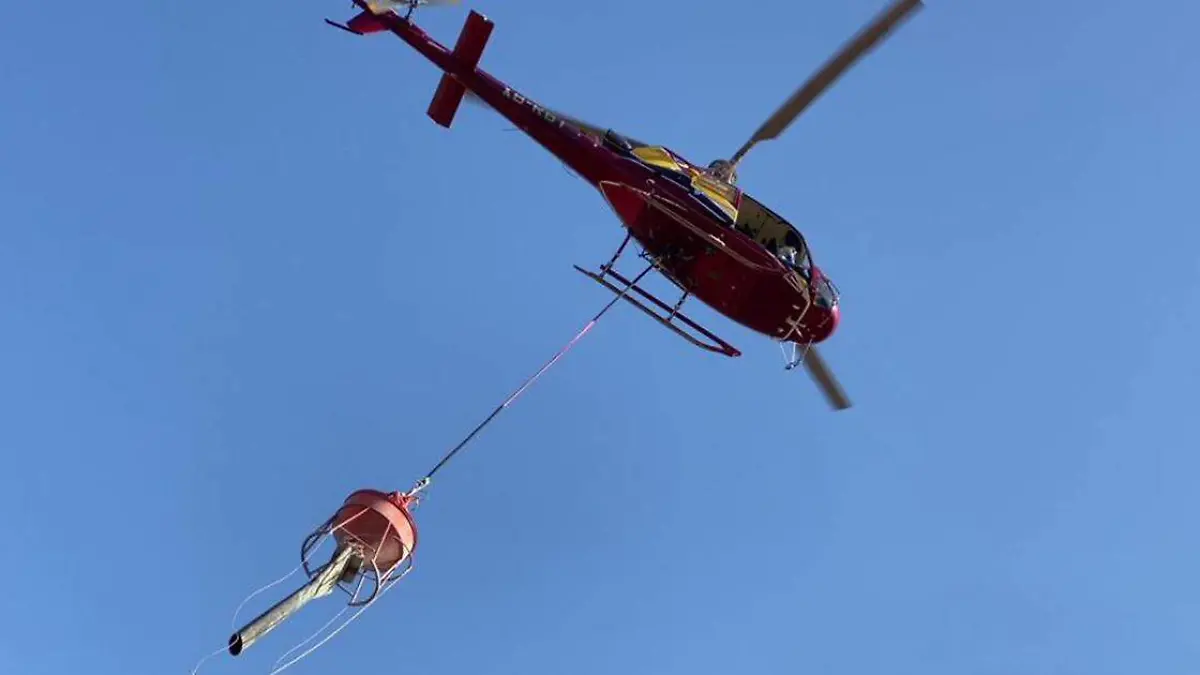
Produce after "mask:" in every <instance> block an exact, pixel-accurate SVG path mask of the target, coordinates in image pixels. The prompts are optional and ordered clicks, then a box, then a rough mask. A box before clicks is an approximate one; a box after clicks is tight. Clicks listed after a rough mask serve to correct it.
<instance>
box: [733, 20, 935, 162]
mask: <svg viewBox="0 0 1200 675" xmlns="http://www.w3.org/2000/svg"><path fill="white" fill-rule="evenodd" d="M922 7H924V4H923V3H922V0H895V2H893V3H892V5H891V6H890V7H888V8H887V9H886V10H884V11H882V12H880V13H879V14H878V15H877V16H876V17H875V19H874V20H873V21H872V22H871V23H870V24H868V25H867V26H866V27H865V28H863V29H862V30H860V31H859V32H858V34H857V35H855V36H854V37H853V38H851V40H850V41H849V42H847V43H846V44H845V45H843V46H842V49H841V51H839V52H838V53H837V54H836V55H834V56H833V58H831V59H829V60H828V61H826V62H825V65H823V66H821V69H820V70H818V71H817V72H816V73H815V74H814V75H813V76H812V77H810V78H809V79H808V81H807V82H805V83H804V84H803V85H802V86H801V87H800V88H799V89H797V90H796V92H795V93H793V94H792V96H791V98H789V99H788V100H787V101H785V102H784V104H783V105H782V106H780V107H779V109H778V110H776V111H775V114H773V115H771V117H770V118H768V119H767V121H766V122H763V124H762V126H761V127H759V128H758V131H755V132H754V135H753V136H751V137H750V140H748V141H746V144H745V145H743V146H742V147H741V148H739V149H738V151H737V153H735V154H734V155H733V157H732V158H730V161H731V162H733V163H734V164H737V163H738V161H739V160H740V159H741V158H742V156H744V155H745V154H746V153H747V152H749V150H750V148H752V147H754V145H755V144H756V143H758V142H759V141H769V140H771V139H773V138H777V137H778V136H779V135H780V134H782V133H783V132H784V130H785V129H787V128H788V126H789V125H790V124H791V123H792V122H793V121H794V120H795V119H796V118H797V117H799V116H800V113H802V112H804V109H805V108H807V107H808V106H809V105H811V104H812V102H813V101H815V100H817V98H818V97H819V96H820V95H821V94H823V93H825V90H826V89H828V88H829V86H830V85H832V84H833V83H834V82H835V81H837V79H838V78H839V77H841V76H842V74H843V73H845V72H846V71H847V70H849V69H850V66H852V65H854V63H855V62H856V61H857V60H858V59H860V58H861V57H862V56H863V55H865V54H866V53H867V52H869V51H871V49H873V48H874V47H875V46H876V45H878V44H879V43H880V41H882V40H883V38H885V37H887V35H888V33H890V32H891V31H892V29H894V28H896V27H897V26H899V25H900V24H901V23H902V22H903V21H904V20H905V19H907V18H908V17H909V16H911V15H912V13H913V12H915V11H916V10H919V9H921V8H922Z"/></svg>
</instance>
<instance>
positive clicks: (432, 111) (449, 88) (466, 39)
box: [428, 10, 495, 128]
mask: <svg viewBox="0 0 1200 675" xmlns="http://www.w3.org/2000/svg"><path fill="white" fill-rule="evenodd" d="M494 26H495V24H493V23H492V21H491V19H488V18H487V17H485V16H484V15H482V14H480V13H479V12H476V11H474V10H472V11H471V13H470V14H469V15H467V22H466V23H465V24H463V29H462V32H461V33H459V34H458V42H456V43H455V44H454V51H453V52H452V53H451V58H453V59H454V65H455V70H457V71H458V72H464V73H470V72H474V71H475V68H476V67H478V66H479V59H480V58H481V57H482V56H483V48H484V47H485V46H487V42H488V39H489V38H490V37H491V36H492V28H493V27H494ZM466 93H467V88H466V86H464V85H463V84H462V83H461V82H459V81H458V79H457V78H456V77H455V73H454V72H447V73H446V74H444V75H442V80H441V82H439V83H438V88H437V91H436V92H434V94H433V100H432V101H430V103H429V110H428V114H429V117H430V118H431V119H432V120H433V121H434V122H437V123H438V124H440V125H442V126H444V127H446V128H450V124H451V123H452V122H453V121H454V116H455V115H456V114H457V113H458V108H459V106H461V105H462V101H463V97H464V96H465V95H466Z"/></svg>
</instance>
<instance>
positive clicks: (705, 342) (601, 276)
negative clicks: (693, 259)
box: [574, 234, 742, 357]
mask: <svg viewBox="0 0 1200 675" xmlns="http://www.w3.org/2000/svg"><path fill="white" fill-rule="evenodd" d="M629 239H630V235H628V234H627V235H625V241H623V242H621V246H620V247H618V248H617V252H616V253H614V254H613V257H612V258H611V259H610V260H609V261H608V262H607V263H606V264H604V265H601V267H600V272H599V273H596V272H590V271H588V270H585V269H583V268H582V267H580V266H579V265H575V266H574V267H575V269H576V270H578V271H579V273H580V274H582V275H584V276H586V277H587V278H589V279H591V280H592V281H595V282H596V283H598V284H600V285H601V286H604V287H605V288H607V289H608V290H609V291H611V292H613V293H615V294H618V295H620V294H621V293H622V292H624V289H625V288H628V289H630V290H632V291H633V293H628V292H625V295H623V296H622V297H623V298H624V299H625V300H626V301H628V302H629V303H630V304H632V305H633V306H634V307H637V308H638V309H640V310H642V311H643V312H645V313H646V315H647V316H649V317H650V318H652V319H654V320H655V321H657V322H659V323H660V324H662V325H663V326H665V327H666V328H667V329H668V330H670V331H671V332H673V333H675V334H676V335H678V336H679V337H681V338H683V339H684V340H687V341H688V342H690V343H692V344H693V345H695V346H697V347H699V348H701V349H704V350H706V351H710V352H714V353H716V354H724V355H725V356H730V357H733V356H741V355H742V353H741V352H740V351H738V349H737V348H736V347H734V346H733V345H731V344H729V343H728V342H726V341H724V340H722V339H721V338H719V337H717V336H716V335H714V334H713V333H712V332H711V331H709V330H708V329H707V328H705V327H703V326H701V325H700V324H698V323H696V322H695V321H693V320H692V319H690V318H688V316H687V315H686V314H683V313H682V312H680V311H679V309H680V308H681V307H682V306H683V303H684V302H685V301H686V300H687V298H688V295H689V293H688V291H687V290H686V289H683V288H682V287H680V288H681V290H683V295H682V296H681V297H680V298H679V301H678V302H676V303H675V304H674V306H672V305H668V304H667V303H665V302H663V301H662V300H659V299H658V298H656V297H655V296H654V295H652V294H650V293H649V292H647V291H646V290H644V289H643V288H642V287H640V286H638V285H637V284H635V283H633V282H632V281H630V280H629V279H626V278H625V277H624V276H623V275H622V274H621V273H619V272H617V271H616V270H614V269H613V265H614V264H615V263H616V262H617V259H618V258H620V257H621V253H622V252H623V251H624V250H625V246H626V245H627V244H628V243H629ZM642 256H643V257H648V256H647V255H646V254H642ZM653 262H655V267H657V268H658V270H659V272H663V271H664V270H663V268H662V265H661V264H660V263H659V262H658V261H653ZM663 276H666V277H667V279H669V280H670V281H671V282H672V283H674V284H675V285H676V286H679V283H678V282H676V281H675V280H674V279H672V278H671V277H670V276H667V275H666V274H664V275H663ZM609 277H611V278H613V279H615V280H616V281H617V282H618V283H619V284H620V287H618V286H616V285H614V284H613V283H612V282H610V281H609V280H608V278H609ZM634 294H636V295H638V296H640V297H642V298H644V299H645V300H646V301H648V302H649V303H650V304H652V305H653V306H654V307H656V308H658V309H660V310H662V312H658V311H655V310H654V309H651V308H650V307H648V306H646V304H645V303H643V302H642V301H641V300H638V299H637V298H635V297H633V296H634ZM679 324H683V326H682V327H681V326H680V325H679ZM685 328H686V329H687V330H685ZM697 335H698V336H699V337H697Z"/></svg>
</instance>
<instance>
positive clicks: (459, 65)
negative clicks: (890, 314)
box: [339, 0, 839, 343]
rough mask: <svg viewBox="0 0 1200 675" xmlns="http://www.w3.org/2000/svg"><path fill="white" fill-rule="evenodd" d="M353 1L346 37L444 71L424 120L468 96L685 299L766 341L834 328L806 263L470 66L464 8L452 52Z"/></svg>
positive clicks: (470, 22) (476, 33) (483, 28)
mask: <svg viewBox="0 0 1200 675" xmlns="http://www.w3.org/2000/svg"><path fill="white" fill-rule="evenodd" d="M355 2H356V4H358V5H359V6H360V7H362V8H363V10H364V11H363V12H362V13H361V14H359V15H358V16H356V17H355V18H354V19H352V20H351V21H350V22H348V24H347V26H339V27H342V28H347V29H349V30H351V31H352V32H356V33H368V32H377V31H380V30H388V31H390V32H392V33H394V34H395V35H396V36H398V37H399V38H401V39H402V40H404V41H405V42H407V43H408V44H409V45H410V46H412V47H413V48H414V49H416V50H417V51H418V52H419V53H421V54H422V55H423V56H424V57H425V58H427V59H428V60H429V61H431V62H432V63H433V64H434V65H435V66H437V67H438V68H440V69H441V70H442V71H443V72H444V74H445V76H444V77H443V80H442V84H441V85H439V88H438V92H437V93H436V94H435V96H434V100H433V103H432V104H431V105H430V109H429V115H430V117H432V118H433V119H434V120H435V121H437V122H438V123H439V124H442V125H443V126H447V127H448V126H450V120H451V119H452V118H453V116H454V113H455V110H456V109H457V106H458V105H459V103H461V99H462V94H461V93H458V94H457V96H456V95H455V92H454V89H456V88H460V89H465V90H466V91H467V92H469V93H470V94H473V95H474V96H475V97H477V98H478V99H480V100H481V101H482V102H483V103H485V104H486V105H488V106H489V107H491V108H492V109H494V110H495V111H496V112H498V113H500V114H501V115H502V116H504V117H505V118H507V119H508V120H509V121H510V122H511V123H512V124H513V125H514V126H516V127H517V128H519V129H521V130H522V131H523V132H525V134H526V135H528V136H529V137H530V138H531V139H533V140H534V141H536V142H537V143H538V144H539V145H541V146H542V147H544V148H545V149H546V150H547V151H549V152H550V153H551V154H553V155H554V156H555V157H557V158H558V159H559V160H561V161H562V162H563V163H564V164H566V165H567V166H568V167H570V168H571V169H572V170H573V171H574V172H575V173H576V174H578V175H579V176H580V177H581V178H583V180H585V181H587V182H588V183H589V184H591V185H592V186H593V187H595V188H596V189H597V190H598V191H599V192H600V193H601V195H603V196H604V198H605V199H606V200H607V202H608V204H609V205H610V206H611V208H612V210H613V211H614V212H615V213H616V214H617V216H618V217H619V218H620V219H621V222H622V223H623V224H624V226H625V227H626V228H628V231H629V234H630V235H631V236H632V238H633V239H636V240H637V242H638V243H639V244H640V245H641V246H642V247H643V249H644V251H645V253H646V254H647V257H649V258H650V259H651V260H653V261H654V262H655V264H656V266H657V268H658V270H659V271H660V272H661V273H663V274H664V275H665V276H667V277H668V278H669V279H670V280H671V281H672V282H674V283H675V284H676V285H677V286H679V287H680V288H681V289H682V290H683V291H684V292H685V295H688V294H690V295H692V296H695V297H696V298H698V299H699V300H701V301H702V302H704V303H705V304H706V305H708V306H710V307H712V308H713V309H715V310H716V311H718V312H720V313H721V314H722V315H724V316H726V317H727V318H729V319H731V320H733V321H735V322H737V323H739V324H741V325H743V326H745V327H747V328H749V329H751V330H753V331H756V332H758V333H761V334H763V335H766V336H768V337H770V338H772V339H775V340H780V341H790V342H795V343H816V342H821V341H823V340H825V339H826V338H828V337H829V336H830V335H831V334H832V333H833V331H834V330H835V329H836V327H837V323H838V319H839V310H838V306H837V302H836V298H834V299H833V302H819V301H818V299H817V298H816V297H814V296H816V295H818V294H817V293H816V292H815V291H814V290H813V289H814V288H815V287H816V285H817V284H818V283H819V282H821V281H822V280H823V275H822V272H821V271H820V269H819V268H817V267H816V266H815V265H812V267H811V269H810V270H808V271H807V274H808V278H805V275H802V274H801V273H800V272H798V271H797V270H796V269H794V268H792V267H790V266H788V265H786V264H785V263H784V262H783V261H782V260H780V258H778V257H777V256H776V255H774V254H773V253H772V252H771V251H769V250H767V248H766V247H764V246H763V244H762V243H761V242H759V241H756V240H755V239H754V238H752V237H751V236H749V235H748V234H747V233H746V232H744V231H741V230H739V228H738V226H737V225H738V224H737V223H736V222H735V221H734V220H733V219H731V218H730V217H729V216H728V215H727V214H723V213H722V212H721V210H720V209H718V208H715V207H714V206H713V204H712V203H711V200H707V199H705V197H704V195H703V194H702V192H701V191H700V190H698V189H697V188H696V187H695V186H694V185H691V184H689V181H688V180H687V179H686V177H683V176H680V175H678V174H674V173H672V172H666V171H663V170H662V169H661V168H659V167H655V166H653V165H650V164H648V163H646V162H644V161H641V160H639V158H638V157H637V156H636V155H635V154H633V153H632V152H629V151H628V150H629V149H628V148H622V147H620V145H619V144H615V143H610V142H606V141H605V139H604V138H600V137H597V136H596V135H593V134H592V133H588V132H587V131H585V130H583V129H581V128H580V127H578V126H576V125H575V124H572V123H571V122H570V121H568V120H566V119H563V118H562V117H561V116H559V115H558V114H556V113H555V112H554V111H553V110H551V109H549V108H546V107H545V106H543V105H541V104H539V103H538V102H537V101H535V100H533V99H532V98H530V97H528V96H526V95H524V94H522V93H520V92H519V91H517V90H516V89H514V88H512V87H510V86H508V85H507V84H505V83H503V82H501V81H500V80H498V79H496V78H495V77H493V76H492V75H490V74H489V73H487V72H486V71H484V70H483V69H481V68H479V67H478V65H477V62H478V59H479V56H480V54H481V53H482V51H483V46H484V43H486V41H487V38H488V36H489V35H490V32H491V26H492V24H491V22H490V21H489V20H488V19H486V18H485V17H483V16H482V15H480V14H478V13H477V12H474V11H472V12H471V14H470V16H469V17H468V19H467V23H466V25H465V27H464V28H463V32H462V34H461V35H460V37H459V40H458V44H456V46H455V48H454V50H453V51H452V50H450V49H447V48H446V47H445V46H443V45H442V44H441V43H439V42H438V41H437V40H435V39H433V38H432V37H431V36H429V35H428V34H427V33H426V32H425V31H424V30H422V29H421V28H420V27H419V26H417V25H416V24H414V23H413V22H412V21H411V20H409V19H407V18H404V17H401V16H399V15H397V14H395V13H392V12H386V13H380V14H376V13H373V12H371V10H370V9H368V8H367V6H366V5H365V3H364V2H363V0H355ZM464 54H466V55H467V56H466V57H465V58H464V56H463V55H464ZM447 92H449V93H447ZM681 159H682V158H681ZM826 286H828V284H826Z"/></svg>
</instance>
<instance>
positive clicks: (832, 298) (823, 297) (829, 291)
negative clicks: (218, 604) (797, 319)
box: [813, 274, 838, 309]
mask: <svg viewBox="0 0 1200 675" xmlns="http://www.w3.org/2000/svg"><path fill="white" fill-rule="evenodd" d="M813 290H815V291H816V292H817V298H816V302H817V305H818V306H820V307H824V308H825V309H833V308H834V307H835V306H837V302H838V291H837V286H834V285H833V282H832V281H830V280H829V278H828V277H826V276H825V275H824V274H818V279H817V283H815V284H813Z"/></svg>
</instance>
